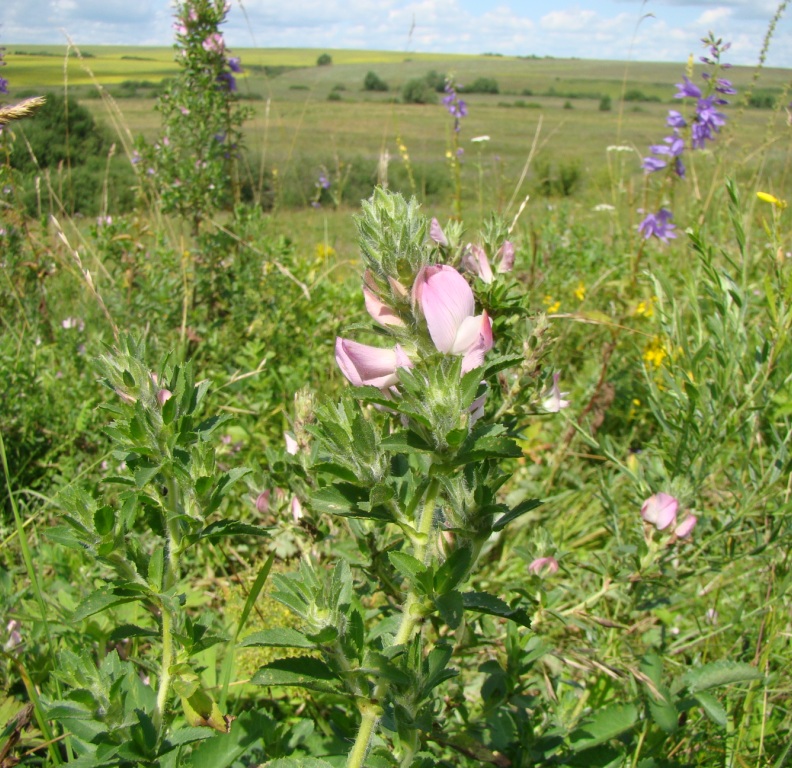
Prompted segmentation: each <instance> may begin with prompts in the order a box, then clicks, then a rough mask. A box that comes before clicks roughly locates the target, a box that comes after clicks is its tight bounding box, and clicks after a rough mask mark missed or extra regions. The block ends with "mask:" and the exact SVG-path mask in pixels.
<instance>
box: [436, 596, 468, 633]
mask: <svg viewBox="0 0 792 768" xmlns="http://www.w3.org/2000/svg"><path fill="white" fill-rule="evenodd" d="M435 607H436V608H437V612H438V613H439V614H440V618H441V619H442V620H443V621H444V622H445V623H446V624H448V626H449V627H451V629H456V628H457V627H458V626H459V625H460V624H461V623H462V616H463V614H464V612H465V604H464V601H463V599H462V594H461V593H460V592H457V591H456V590H451V591H450V592H446V593H444V594H442V595H439V596H438V597H437V598H436V599H435Z"/></svg>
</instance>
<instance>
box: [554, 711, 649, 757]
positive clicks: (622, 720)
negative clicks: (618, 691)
mask: <svg viewBox="0 0 792 768" xmlns="http://www.w3.org/2000/svg"><path fill="white" fill-rule="evenodd" d="M637 720H638V707H636V706H635V705H634V704H611V705H609V706H607V707H603V708H602V709H599V710H598V711H597V712H595V713H594V714H593V715H592V716H591V717H590V718H588V719H586V720H585V721H584V722H582V723H581V724H580V725H578V727H577V728H575V730H574V731H572V733H571V734H569V740H570V742H571V748H572V751H573V752H582V751H583V750H584V749H589V748H590V747H595V746H597V745H598V744H603V743H605V742H606V741H610V739H614V738H616V737H617V736H619V735H620V734H622V733H624V732H625V731H628V730H629V729H630V728H632V727H633V726H634V725H635V723H636V721H637Z"/></svg>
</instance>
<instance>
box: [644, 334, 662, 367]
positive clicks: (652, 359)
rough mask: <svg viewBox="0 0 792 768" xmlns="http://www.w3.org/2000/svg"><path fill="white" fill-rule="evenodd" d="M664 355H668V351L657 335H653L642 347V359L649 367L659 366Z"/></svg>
mask: <svg viewBox="0 0 792 768" xmlns="http://www.w3.org/2000/svg"><path fill="white" fill-rule="evenodd" d="M666 357H668V351H667V350H666V345H665V344H664V342H663V340H662V339H661V338H660V337H659V336H655V337H654V338H653V339H652V340H651V341H650V342H649V343H648V344H647V345H646V346H645V347H644V351H643V360H644V362H645V363H646V365H647V366H648V367H650V368H655V369H657V368H660V367H661V366H662V365H663V361H664V360H665V359H666Z"/></svg>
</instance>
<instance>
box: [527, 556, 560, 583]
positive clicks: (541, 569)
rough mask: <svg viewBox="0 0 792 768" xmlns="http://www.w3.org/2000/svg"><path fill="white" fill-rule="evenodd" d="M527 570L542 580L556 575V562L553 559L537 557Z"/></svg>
mask: <svg viewBox="0 0 792 768" xmlns="http://www.w3.org/2000/svg"><path fill="white" fill-rule="evenodd" d="M528 570H529V571H530V572H531V573H533V574H536V575H537V576H539V577H540V578H542V579H544V578H545V577H547V576H553V575H554V574H556V573H558V560H556V559H555V558H554V557H537V558H536V560H534V561H533V562H532V563H531V564H530V565H529V566H528Z"/></svg>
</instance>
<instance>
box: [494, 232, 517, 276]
mask: <svg viewBox="0 0 792 768" xmlns="http://www.w3.org/2000/svg"><path fill="white" fill-rule="evenodd" d="M495 260H496V261H497V263H498V266H497V271H498V272H499V273H500V274H505V273H506V272H511V271H512V269H514V243H512V242H511V241H510V240H504V241H503V245H502V246H501V247H500V250H499V251H498V253H497V255H496V256H495Z"/></svg>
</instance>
